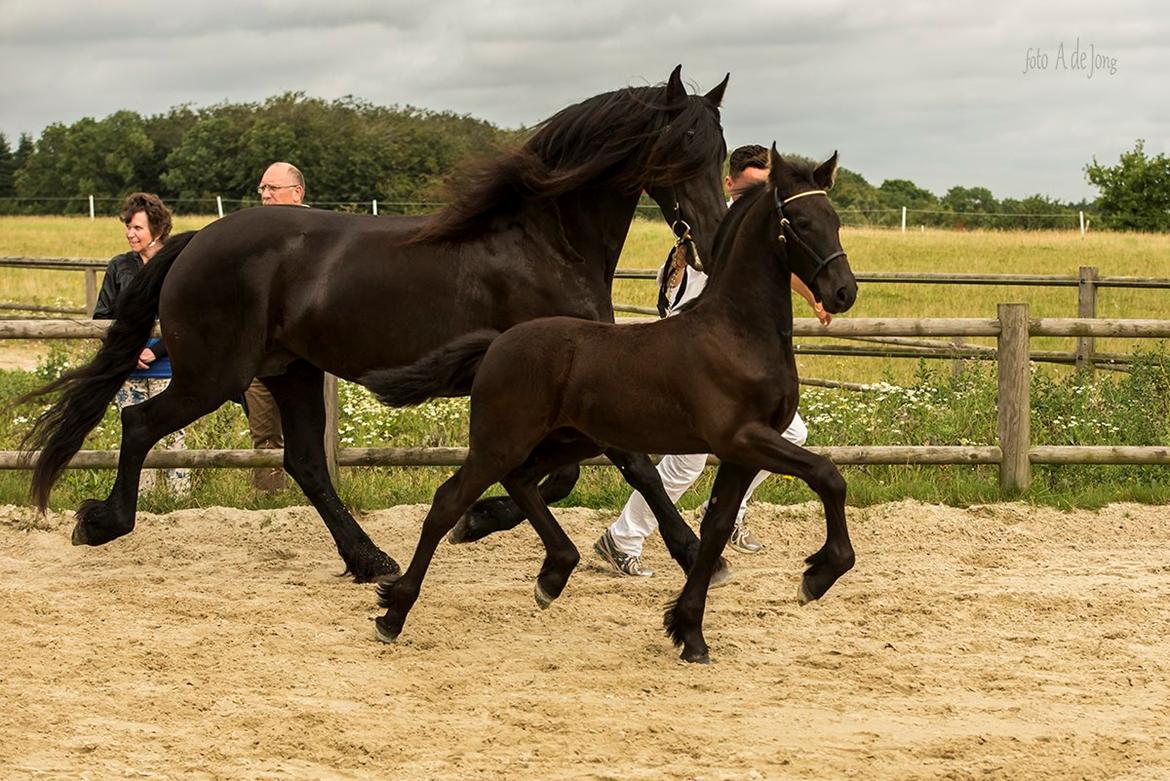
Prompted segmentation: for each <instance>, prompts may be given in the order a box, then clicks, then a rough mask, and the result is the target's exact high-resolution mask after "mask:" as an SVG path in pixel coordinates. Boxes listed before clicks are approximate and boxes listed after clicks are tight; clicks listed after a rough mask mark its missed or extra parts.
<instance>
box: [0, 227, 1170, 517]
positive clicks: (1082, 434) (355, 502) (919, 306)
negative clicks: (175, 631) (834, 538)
mask: <svg viewBox="0 0 1170 781" xmlns="http://www.w3.org/2000/svg"><path fill="white" fill-rule="evenodd" d="M210 219H211V218H180V219H179V220H177V225H176V231H178V230H186V229H189V228H195V227H199V226H201V225H203V224H206V223H207V222H208V221H209V220H210ZM121 231H122V228H121V225H120V224H119V223H118V222H117V221H116V220H115V219H113V218H106V219H101V220H96V221H90V220H88V219H84V218H62V217H3V218H0V255H23V256H31V257H38V256H39V257H53V256H65V257H90V258H100V259H106V258H109V257H111V256H112V255H114V254H116V253H118V252H122V251H123V249H124V241H123V239H122V234H121ZM842 240H843V243H844V245H845V247H846V249H847V250H848V251H849V254H850V258H851V261H852V263H853V266H854V269H855V270H857V271H984V272H989V273H1013V272H1015V273H1042V274H1070V275H1071V274H1075V273H1076V269H1077V267H1078V266H1081V265H1096V266H1097V267H1098V268H1099V270H1100V273H1101V274H1102V275H1124V276H1164V275H1166V270H1165V267H1164V266H1165V262H1164V258H1166V257H1167V256H1170V253H1168V250H1170V236H1163V235H1119V234H1090V235H1089V236H1088V237H1086V238H1085V239H1081V238H1080V236H1079V234H1078V233H1076V232H1074V231H1069V232H1027V233H1021V232H994V231H970V232H944V231H926V232H917V233H916V232H910V233H907V234H902V233H901V232H899V231H889V230H882V229H846V230H844V231H843V234H842ZM669 245H670V233H669V230H668V229H667V228H666V226H665V225H662V224H660V223H659V222H654V221H649V220H636V221H635V222H634V224H633V227H632V228H631V232H630V236H629V238H628V240H627V243H626V247H625V251H624V253H623V256H622V260H621V263H620V265H621V266H622V267H624V268H653V267H655V266H657V265H658V264H659V263H660V262H661V260H662V258H663V257H664V255H665V252H666V250H667V248H668V247H669ZM0 280H2V281H3V289H4V291H5V292H4V294H3V296H2V297H3V298H4V299H7V300H20V301H37V302H40V303H57V302H62V303H68V304H72V305H81V304H82V303H84V288H83V284H82V279H81V275H80V274H77V273H75V272H51V271H22V270H13V269H0ZM654 296H655V291H654V286H653V284H652V283H648V282H644V281H630V280H619V281H618V282H617V283H616V284H615V293H614V300H615V301H620V302H624V303H633V304H638V305H641V306H652V305H653V301H654ZM797 301H798V304H797V312H798V313H801V312H802V311H803V309H802V307H803V306H804V305H803V303H801V302H799V299H797ZM1005 301H1027V302H1028V303H1029V304H1030V305H1031V307H1032V312H1033V315H1034V316H1054V317H1056V316H1059V317H1068V316H1073V315H1075V312H1076V292H1075V290H1074V289H1067V288H1065V289H1062V288H1008V287H941V286H923V285H902V286H899V285H877V284H875V285H868V286H865V287H864V288H863V289H862V292H861V295H860V297H859V300H858V304H857V306H856V307H855V308H854V310H853V311H851V312H850V313H849V315H847V316H850V317H879V316H880V317H891V316H903V317H931V316H948V317H954V316H979V317H988V316H994V312H995V304H997V303H999V302H1005ZM1099 314H1100V315H1101V316H1105V317H1143V318H1145V317H1149V318H1166V319H1170V297H1167V296H1166V295H1165V293H1164V291H1162V292H1159V291H1132V290H1103V291H1101V292H1100V293H1099ZM1033 347H1034V349H1065V350H1068V349H1071V340H1058V339H1051V340H1034V344H1033ZM1133 348H1134V344H1132V343H1130V342H1128V341H1126V340H1099V342H1098V349H1101V350H1109V351H1116V352H1128V351H1130V350H1132V349H1133ZM92 349H93V343H92V342H89V343H87V342H78V343H74V344H72V345H71V346H68V347H66V346H64V345H62V344H56V345H52V346H50V345H48V344H45V345H43V346H42V351H43V354H44V355H45V358H44V360H43V361H42V368H41V376H40V377H37V376H34V375H33V374H31V373H28V372H19V371H11V372H0V398H2V399H4V400H10V399H12V398H14V397H15V396H16V395H18V394H19V393H20V392H22V391H24V390H27V389H29V388H31V387H33V386H34V385H35V384H37V383H38V382H39V381H41V380H43V379H44V378H45V377H48V376H52V375H54V374H55V373H56V372H58V371H60V369H61V367H62V366H63V365H64V364H66V363H68V362H70V361H80V360H84V359H85V356H86V354H87V351H91V350H92ZM1144 349H1146V350H1147V351H1151V352H1152V353H1153V355H1152V356H1151V358H1150V360H1149V361H1148V362H1147V364H1144V365H1143V367H1144V368H1141V370H1139V371H1138V372H1136V373H1135V374H1134V375H1111V374H1108V373H1101V374H1100V376H1099V377H1098V380H1097V381H1096V382H1095V383H1092V384H1090V385H1082V384H1080V383H1078V382H1077V381H1076V380H1075V379H1074V378H1073V377H1072V376H1071V375H1070V374H1069V372H1068V371H1066V370H1063V369H1059V368H1040V369H1038V370H1037V371H1036V373H1035V375H1034V381H1033V397H1032V398H1033V435H1034V437H1033V438H1034V441H1035V442H1036V443H1037V444H1130V445H1137V444H1159V445H1164V444H1166V443H1167V442H1168V441H1170V433H1168V431H1167V420H1170V414H1168V410H1167V399H1168V398H1170V390H1168V387H1170V383H1168V382H1167V381H1166V380H1165V375H1166V368H1165V367H1166V361H1165V360H1164V358H1163V357H1162V354H1161V353H1159V352H1158V350H1159V349H1160V348H1159V347H1158V346H1157V345H1153V344H1148V343H1147V344H1146V345H1145V346H1144ZM800 369H801V373H802V374H803V375H806V376H809V375H811V376H818V377H826V378H830V379H839V380H849V381H863V382H876V381H883V380H884V381H887V382H889V383H892V384H896V385H900V386H905V387H907V388H909V390H908V391H903V390H899V389H897V388H891V389H890V390H888V391H886V392H884V393H879V394H865V395H857V394H850V393H844V392H834V391H823V390H817V389H806V390H805V392H804V395H803V398H802V414H804V415H805V417H806V419H807V420H808V423H809V427H810V431H811V437H810V440H809V444H811V445H845V444H853V445H862V444H991V443H993V442H994V438H995V431H994V425H995V424H994V410H995V405H994V394H995V383H994V375H993V373H992V372H993V371H994V370H993V367H992V366H990V365H989V364H978V363H971V364H968V365H965V367H964V370H963V372H962V373H961V375H960V376H958V377H955V376H953V375H952V373H951V368H950V363H949V362H934V363H933V364H926V363H921V364H920V363H918V362H915V361H909V360H901V361H895V360H883V359H861V358H836V357H813V356H809V357H802V358H801V359H800ZM341 387H342V410H341V432H340V433H341V437H342V444H343V445H352V446H426V445H463V444H466V409H467V408H466V402H465V401H463V400H443V401H438V402H435V403H433V404H431V405H428V406H425V407H422V408H419V409H418V410H407V411H398V410H387V409H384V408H381V407H380V406H378V405H376V404H375V403H374V402H373V401H372V400H371V399H370V398H369V396H368V394H366V393H365V392H364V391H363V390H361V389H360V388H357V387H355V386H351V385H348V384H345V383H342V385H341ZM908 393H912V394H913V395H912V396H907V395H906V394H908ZM37 411H38V410H37V409H33V408H24V409H18V410H15V411H14V412H13V413H12V414H10V415H7V416H3V418H0V449H13V448H14V447H15V446H16V444H17V442H18V441H19V438H20V436H21V435H22V434H23V433H24V431H25V430H27V428H28V425H29V422H30V420H31V418H32V417H33V416H35V414H36V413H37ZM118 439H119V430H118V421H117V417H116V415H115V414H114V412H113V410H112V409H111V411H110V412H109V413H108V414H107V416H106V418H105V420H104V421H103V423H102V425H101V426H99V427H98V429H97V430H96V431H95V432H94V433H93V435H92V436H91V437H90V439H89V441H88V442H87V447H89V448H95V449H104V448H114V447H116V446H117V443H118ZM187 442H188V446H189V447H216V448H227V447H247V446H248V442H249V440H248V437H247V423H246V421H245V419H244V417H243V415H242V413H241V411H240V410H239V408H238V407H236V406H235V405H232V404H228V405H225V406H224V407H223V408H221V409H220V410H219V411H218V412H216V413H215V414H213V415H211V416H208V417H207V418H205V419H203V420H201V421H199V422H197V423H196V424H194V425H193V426H191V427H190V428H189V429H188V431H187ZM843 471H844V472H845V474H846V477H847V478H848V480H849V484H850V502H851V503H852V504H858V505H866V504H871V503H874V502H881V501H889V500H895V499H901V498H906V497H913V498H916V499H920V500H923V501H929V502H940V503H948V504H959V505H965V504H970V503H974V502H986V501H995V500H997V499H999V498H1000V497H999V490H998V481H997V472H996V469H995V468H994V467H970V466H953V467H847V468H845V469H844V470H843ZM450 472H451V470H450V469H439V468H411V469H390V468H386V469H383V468H362V469H346V470H343V473H342V482H341V493H342V496H343V498H344V499H345V501H346V502H347V503H349V504H351V505H352V506H355V507H357V508H375V507H384V506H389V505H393V504H399V503H405V502H428V501H430V498H431V496H432V494H433V492H434V489H435V488H436V487H437V486H438V484H439V483H440V482H441V481H442V480H443V479H445V477H446V476H447V475H448V474H450ZM708 472H710V470H708ZM1167 474H1168V473H1167V471H1166V470H1165V469H1164V468H1156V467H1092V466H1083V467H1081V466H1078V467H1068V466H1066V467H1038V468H1037V469H1036V480H1035V485H1034V488H1033V490H1032V492H1031V494H1030V497H1029V498H1030V499H1031V500H1033V501H1039V502H1044V503H1048V504H1054V505H1058V506H1090V507H1092V506H1098V505H1100V504H1103V503H1105V502H1108V501H1116V500H1134V501H1150V502H1166V501H1170V479H1167V477H1166V476H1165V475H1167ZM710 479H711V475H710V474H707V475H706V476H705V477H704V479H703V480H702V481H700V483H699V484H697V485H696V487H695V488H694V489H693V490H692V491H691V492H689V493H688V494H687V495H685V496H684V497H683V499H682V501H681V502H680V504H681V505H682V506H683V507H684V508H686V509H692V508H694V507H695V506H697V505H698V504H699V503H700V502H701V501H702V498H703V497H705V495H706V493H707V491H708V490H709V488H710V483H709V481H710ZM27 480H28V476H27V473H22V472H14V473H3V474H0V502H21V501H24V498H25V494H26V492H27ZM112 480H113V473H112V472H110V471H83V470H76V471H70V472H68V473H67V475H66V477H65V478H64V479H63V481H62V483H61V484H60V486H59V488H58V490H57V491H56V492H55V493H54V498H53V504H54V506H56V507H61V508H68V507H74V506H76V504H77V503H78V501H80V500H81V499H83V498H86V497H89V496H104V495H105V493H106V492H107V491H108V490H109V486H110V484H111V482H112ZM196 486H197V487H196V492H195V494H194V495H193V496H192V497H190V498H188V499H184V500H178V499H175V498H173V497H168V496H166V495H165V494H162V493H157V494H153V495H148V496H145V497H144V498H143V503H142V506H143V509H147V510H152V511H167V510H170V509H174V508H176V507H180V506H208V505H214V504H220V505H228V506H239V507H253V508H264V507H273V506H280V505H286V504H303V503H304V498H303V496H302V495H301V494H300V492H299V491H297V490H295V489H294V490H290V491H288V492H286V493H285V494H283V495H278V496H275V497H269V496H255V495H253V493H252V490H251V487H250V482H249V476H248V473H247V471H246V470H200V471H198V472H197V477H196ZM627 495H628V488H627V487H626V486H625V485H624V483H622V482H621V481H620V479H619V478H618V477H617V475H616V472H615V470H612V469H607V468H586V469H585V470H584V477H583V479H582V480H581V482H580V483H579V484H578V486H577V489H576V490H575V491H574V493H573V495H572V496H571V497H570V498H569V500H568V502H569V503H570V504H577V505H583V506H591V507H608V508H617V507H620V505H621V504H622V503H623V502H624V501H625V498H626V497H627ZM757 495H758V496H759V498H761V499H763V500H766V501H775V502H781V503H793V502H802V501H807V500H810V499H812V498H814V497H813V495H812V494H811V492H809V490H808V489H807V488H806V487H804V486H803V484H799V483H796V482H793V481H788V480H780V479H774V480H770V481H768V482H767V483H765V484H764V486H763V487H762V488H761V490H760V491H759V492H758V494H757Z"/></svg>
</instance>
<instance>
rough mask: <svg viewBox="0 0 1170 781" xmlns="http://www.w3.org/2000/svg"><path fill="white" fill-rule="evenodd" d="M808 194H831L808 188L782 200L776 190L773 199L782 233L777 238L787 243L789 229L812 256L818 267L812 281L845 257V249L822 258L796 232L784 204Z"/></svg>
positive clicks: (826, 195)
mask: <svg viewBox="0 0 1170 781" xmlns="http://www.w3.org/2000/svg"><path fill="white" fill-rule="evenodd" d="M806 195H823V196H825V197H826V198H828V197H829V194H828V193H827V192H825V191H824V190H806V191H804V192H802V193H797V194H796V195H790V196H789V197H787V198H785V199H784V200H780V195H779V193H777V192H776V191H775V190H773V191H772V200H773V201H775V203H776V214H778V215H779V216H780V235H779V236H777V237H776V238H778V239H780V241H782V242H784V243H785V244H787V243H788V239H787V237H786V236H785V235H784V233H785V231H787V232H788V233H791V234H792V238H794V239H796V243H797V244H799V245H800V246H801V247H802V248H803V249H804V251H805V252H807V253H808V254H809V255H811V256H812V258H813V261H814V262H815V263H816V268H815V269H814V270H813V273H812V276H811V277H809V278H808V281H809V282H810V283H811V282H812V281H813V280H814V279H816V278H817V274H820V273H821V271H823V270H824V268H825V266H827V265H829V264H830V263H832V262H833V261H834V260H836V259H837V258H842V257H845V250H839V251H837V252H834V253H833V254H832V255H830V256H829V257H827V258H822V257H821V256H820V254H818V253H817V251H816V250H814V249H813V248H812V247H810V246H809V245H808V242H806V241H805V240H804V239H802V238H800V234H799V233H797V232H796V228H795V227H794V226H793V225H792V223H791V222H790V221H789V220H788V217H786V216H785V215H784V204H786V203H789V202H791V201H795V200H796V199H797V198H803V197H805V196H806Z"/></svg>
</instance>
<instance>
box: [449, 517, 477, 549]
mask: <svg viewBox="0 0 1170 781" xmlns="http://www.w3.org/2000/svg"><path fill="white" fill-rule="evenodd" d="M470 527H471V524H470V523H469V522H468V520H467V515H461V516H459V521H458V522H457V523H456V524H455V526H453V527H452V528H451V531H449V532H447V542H449V543H451V544H452V545H459V544H460V543H464V542H467V532H468V530H469V529H470Z"/></svg>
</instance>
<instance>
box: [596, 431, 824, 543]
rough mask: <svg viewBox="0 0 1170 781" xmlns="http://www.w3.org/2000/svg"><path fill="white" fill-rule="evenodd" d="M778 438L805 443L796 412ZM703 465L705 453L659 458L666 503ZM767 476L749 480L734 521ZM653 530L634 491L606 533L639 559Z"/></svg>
mask: <svg viewBox="0 0 1170 781" xmlns="http://www.w3.org/2000/svg"><path fill="white" fill-rule="evenodd" d="M782 436H783V437H784V438H785V439H787V440H788V441H789V442H792V443H793V444H796V445H801V446H803V445H804V443H805V442H806V441H807V440H808V426H806V425H805V424H804V421H803V420H801V417H800V413H799V412H798V413H796V414H795V415H794V416H793V417H792V423H790V424H789V425H788V428H787V429H785V430H784V434H783V435H782ZM706 465H707V454H706V453H692V454H689V455H682V456H679V455H668V456H663V457H662V461H660V462H659V463H658V476H659V477H660V478H662V487H663V488H665V489H666V495H667V496H669V497H670V501H672V502H677V501H678V498H679V497H680V496H682V495H683V494H684V493H686V491H687V489H688V488H690V487H691V485H693V484H694V482H695V481H696V480H698V479H699V475H701V474H703V467H705V466H706ZM769 474H771V473H770V472H760V473H759V474H757V475H756V476H755V477H754V478H752V482H751V485H750V486H748V490H747V493H746V494H745V495H744V497H743V503H742V504H741V505H740V507H739V514H738V515H737V517H736V520H737V522H738V521H740V520H743V516H744V514H745V513H746V512H747V503H748V499H750V498H751V496H752V492H754V491H755V490H756V488H757V487H758V486H759V485H760V483H762V482H764V480H766V479H767V478H768V475H769ZM657 528H658V519H657V518H655V517H654V513H653V511H651V510H650V505H648V504H646V500H645V499H643V498H642V494H640V493H638V492H636V491H635V492H634V494H633V495H632V496H630V500H629V501H628V502H626V506H625V507H623V508H622V514H621V515H619V516H618V519H617V520H616V521H614V522H613V523H612V524H611V525H610V527H609V532H610V535H612V537H613V541H614V544H615V545H616V546H617V548H618V550H620V551H621V552H622V553H625V554H626V555H628V556H641V555H642V542H643V541H644V540H645V539H646V538H647V537H649V536H650V535H651V534H653V533H654V530H655V529H657Z"/></svg>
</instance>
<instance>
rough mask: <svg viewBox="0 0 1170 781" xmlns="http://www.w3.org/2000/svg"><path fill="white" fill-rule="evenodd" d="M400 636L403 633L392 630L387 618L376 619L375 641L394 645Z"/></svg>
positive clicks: (379, 617)
mask: <svg viewBox="0 0 1170 781" xmlns="http://www.w3.org/2000/svg"><path fill="white" fill-rule="evenodd" d="M399 634H401V631H399V632H395V631H393V630H391V629H390V626H389V622H387V621H386V617H385V616H378V617H377V618H375V619H374V639H375V640H377V641H378V642H380V643H393V642H395V641H396V640H397V639H398V635H399Z"/></svg>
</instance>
